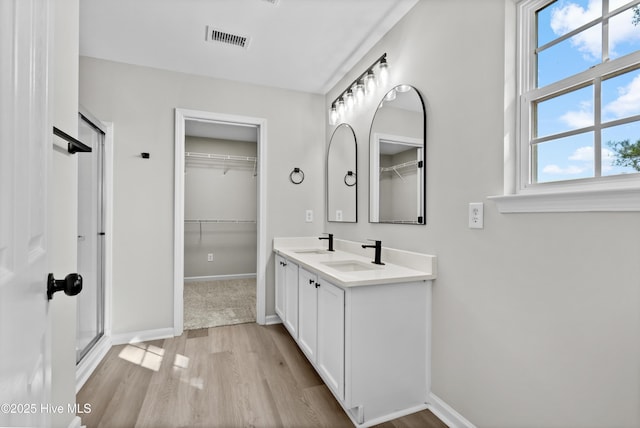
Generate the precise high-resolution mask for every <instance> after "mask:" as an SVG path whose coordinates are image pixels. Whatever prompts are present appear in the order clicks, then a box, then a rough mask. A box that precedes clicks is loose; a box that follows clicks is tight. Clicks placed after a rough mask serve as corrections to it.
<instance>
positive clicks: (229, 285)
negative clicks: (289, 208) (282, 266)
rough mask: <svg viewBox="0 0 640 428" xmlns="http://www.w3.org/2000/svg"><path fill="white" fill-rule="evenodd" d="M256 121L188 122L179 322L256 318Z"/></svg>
mask: <svg viewBox="0 0 640 428" xmlns="http://www.w3.org/2000/svg"><path fill="white" fill-rule="evenodd" d="M257 143H258V134H257V128H256V127H255V126H238V125H230V124H222V123H211V122H201V121H187V122H186V126H185V176H184V216H185V220H184V276H185V278H184V329H185V330H196V329H200V328H208V327H219V326H223V325H232V324H241V323H247V322H255V321H256V281H255V279H256V272H255V271H256V256H257V246H258V243H257V234H256V214H257V210H256V202H257V180H256V176H257Z"/></svg>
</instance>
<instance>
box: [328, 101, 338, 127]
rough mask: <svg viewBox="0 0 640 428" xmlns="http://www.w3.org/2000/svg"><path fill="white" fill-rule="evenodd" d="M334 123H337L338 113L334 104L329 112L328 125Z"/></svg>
mask: <svg viewBox="0 0 640 428" xmlns="http://www.w3.org/2000/svg"><path fill="white" fill-rule="evenodd" d="M336 123H338V111H337V110H336V106H335V104H334V105H332V106H331V109H330V110H329V124H330V125H335V124H336Z"/></svg>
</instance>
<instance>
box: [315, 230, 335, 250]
mask: <svg viewBox="0 0 640 428" xmlns="http://www.w3.org/2000/svg"><path fill="white" fill-rule="evenodd" d="M326 235H328V236H321V237H320V238H318V239H328V240H329V249H328V251H334V249H333V233H326Z"/></svg>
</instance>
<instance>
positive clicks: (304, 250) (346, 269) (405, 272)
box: [273, 237, 436, 288]
mask: <svg viewBox="0 0 640 428" xmlns="http://www.w3.org/2000/svg"><path fill="white" fill-rule="evenodd" d="M334 248H335V251H333V252H330V251H327V243H326V241H320V240H318V238H317V237H312V238H307V237H304V238H274V240H273V250H274V252H275V253H276V254H279V255H281V256H283V257H285V258H287V259H289V260H291V261H293V262H295V263H297V264H299V265H300V266H302V267H304V268H305V269H307V270H311V271H314V272H316V273H319V274H320V275H321V276H323V277H325V278H327V279H328V280H329V281H331V282H333V283H335V285H338V286H341V287H344V288H348V287H356V286H363V285H379V284H392V283H401V282H411V281H427V280H433V279H435V278H436V257H435V256H432V255H428V254H420V253H413V252H409V251H403V250H397V249H392V248H386V247H384V246H383V248H382V262H383V263H384V265H376V264H374V263H372V260H373V250H372V249H370V248H369V249H363V248H362V243H361V242H353V241H345V240H340V239H334Z"/></svg>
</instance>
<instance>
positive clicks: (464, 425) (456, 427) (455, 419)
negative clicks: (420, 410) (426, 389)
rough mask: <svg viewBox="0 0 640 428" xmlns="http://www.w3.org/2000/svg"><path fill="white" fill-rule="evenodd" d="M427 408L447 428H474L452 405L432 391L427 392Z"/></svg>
mask: <svg viewBox="0 0 640 428" xmlns="http://www.w3.org/2000/svg"><path fill="white" fill-rule="evenodd" d="M429 410H430V411H431V413H433V414H434V415H436V417H437V418H438V419H440V420H441V421H442V422H444V423H445V424H446V425H447V426H448V427H449V428H476V426H475V425H474V424H472V423H471V422H469V421H468V420H467V419H466V418H465V417H464V416H462V415H461V414H460V413H458V412H456V411H455V410H454V409H453V407H451V406H449V405H448V404H447V403H445V402H444V401H442V399H440V398H439V397H438V396H436V395H435V394H434V393H433V392H432V393H430V394H429Z"/></svg>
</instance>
